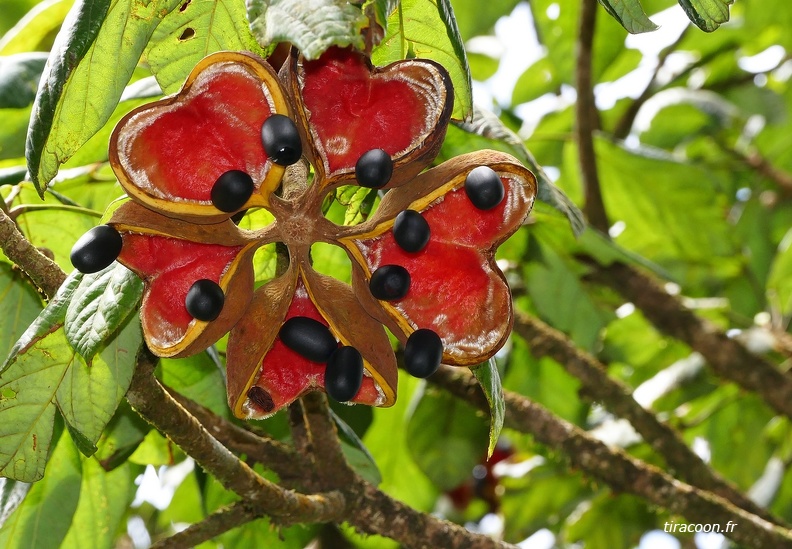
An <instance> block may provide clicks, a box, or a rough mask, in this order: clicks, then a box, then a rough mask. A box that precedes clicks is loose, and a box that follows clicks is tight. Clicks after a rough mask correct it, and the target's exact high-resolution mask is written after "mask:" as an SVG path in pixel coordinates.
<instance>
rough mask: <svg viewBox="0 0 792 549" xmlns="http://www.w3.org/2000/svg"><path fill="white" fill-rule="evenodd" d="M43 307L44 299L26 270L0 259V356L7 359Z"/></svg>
mask: <svg viewBox="0 0 792 549" xmlns="http://www.w3.org/2000/svg"><path fill="white" fill-rule="evenodd" d="M41 309H42V305H41V299H40V298H39V296H38V294H37V293H36V291H35V290H34V289H33V287H32V285H31V284H30V282H28V280H27V279H25V278H24V276H23V275H22V273H20V272H19V271H18V270H15V269H13V268H12V267H11V266H10V265H8V264H6V263H0V359H2V360H5V359H6V357H7V356H8V354H9V352H10V351H11V347H12V346H13V345H14V343H16V341H17V340H18V339H19V337H20V336H21V335H22V334H23V333H24V332H25V330H26V329H27V327H28V326H30V324H31V323H32V322H33V321H34V320H35V319H36V317H37V316H38V314H39V313H40V312H41Z"/></svg>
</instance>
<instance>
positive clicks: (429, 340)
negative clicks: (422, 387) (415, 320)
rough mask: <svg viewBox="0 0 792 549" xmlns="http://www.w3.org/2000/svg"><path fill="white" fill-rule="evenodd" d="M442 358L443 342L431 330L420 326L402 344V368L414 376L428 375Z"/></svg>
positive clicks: (435, 369) (434, 369) (438, 364)
mask: <svg viewBox="0 0 792 549" xmlns="http://www.w3.org/2000/svg"><path fill="white" fill-rule="evenodd" d="M442 359H443V342H442V340H441V339H440V336H439V335H437V334H436V333H435V332H433V331H432V330H429V329H427V328H421V329H420V330H415V331H414V332H413V333H412V334H410V337H408V338H407V344H406V345H405V346H404V369H405V370H407V372H408V373H409V374H410V375H413V376H415V377H421V378H423V377H429V376H430V375H432V374H433V373H435V371H437V368H438V367H439V366H440V361H441V360H442Z"/></svg>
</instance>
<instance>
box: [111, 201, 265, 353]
mask: <svg viewBox="0 0 792 549" xmlns="http://www.w3.org/2000/svg"><path fill="white" fill-rule="evenodd" d="M108 224H109V225H111V226H113V227H114V228H115V229H116V230H117V231H118V232H119V233H120V234H121V238H122V240H123V241H124V246H122V251H121V255H120V256H119V258H118V261H119V262H120V263H122V264H124V265H125V266H127V267H128V268H130V269H131V270H132V271H134V272H135V273H136V274H137V275H138V276H140V277H141V278H142V279H143V281H144V283H145V285H146V289H145V291H144V297H143V302H142V304H141V313H140V316H141V322H142V325H143V334H144V336H145V339H146V344H147V345H148V346H149V348H150V349H151V351H152V352H153V353H154V354H156V355H157V356H162V357H183V356H190V355H193V354H195V353H198V352H200V351H202V350H204V349H206V348H207V347H208V346H210V345H212V344H213V343H214V342H215V341H217V340H218V339H220V338H221V337H222V336H223V335H224V334H225V333H227V332H228V331H229V330H230V329H231V328H232V327H233V326H234V324H235V323H236V322H237V321H238V320H239V318H240V317H242V315H243V314H244V313H245V310H246V309H247V305H248V303H249V302H250V299H251V297H252V293H253V277H254V273H253V267H252V259H253V255H254V253H255V251H256V249H257V248H258V247H259V246H260V243H259V242H258V241H256V240H251V239H249V238H247V237H246V236H245V235H243V234H242V233H241V232H240V231H239V230H238V229H237V227H236V226H235V225H234V224H233V223H232V222H231V221H226V222H223V223H220V224H216V225H191V224H185V223H180V222H178V221H177V220H174V219H171V218H169V217H166V216H162V215H159V214H156V213H154V212H152V211H151V210H148V209H146V208H143V207H142V206H140V205H138V204H135V203H134V202H128V203H126V204H124V205H122V206H121V207H119V208H118V209H117V210H116V211H115V212H114V213H113V215H112V217H111V218H110V220H109V221H108ZM140 238H143V239H145V238H149V239H159V238H164V239H172V240H179V241H184V242H188V243H189V242H191V243H193V244H195V245H198V246H204V245H218V246H219V245H222V246H225V247H229V248H232V247H238V248H239V252H238V253H236V254H235V257H233V260H232V261H231V262H230V264H229V265H228V266H227V267H226V268H225V270H224V271H223V272H222V275H221V277H220V280H219V282H218V283H219V285H220V287H221V288H222V289H223V293H224V295H225V302H224V305H223V309H222V311H221V313H220V315H219V316H218V317H217V318H216V319H215V320H212V321H208V322H207V321H202V320H197V319H192V320H191V321H190V322H189V324H188V325H187V327H186V330H185V331H184V332H183V333H176V334H173V333H172V332H173V331H174V329H175V328H174V327H173V324H170V323H168V322H167V321H166V319H164V318H162V315H161V314H156V313H155V312H153V311H155V310H156V309H157V307H156V305H157V304H156V303H155V301H156V299H158V297H157V296H156V295H155V293H154V292H152V287H153V286H154V285H155V284H156V283H157V281H156V279H157V277H158V276H159V275H156V276H155V275H152V274H151V272H147V270H141V269H140V268H139V265H136V263H135V262H136V261H140V260H145V259H147V258H145V257H143V258H141V257H135V255H136V254H131V257H126V256H125V252H126V253H130V252H129V251H128V245H129V243H130V241H132V240H134V239H140ZM169 259H170V258H169ZM197 278H200V277H196V279H197ZM187 282H189V283H192V282H195V280H188V281H187ZM152 300H154V301H152ZM177 305H178V304H177ZM182 306H183V304H182ZM173 315H174V316H176V315H177V313H176V312H173Z"/></svg>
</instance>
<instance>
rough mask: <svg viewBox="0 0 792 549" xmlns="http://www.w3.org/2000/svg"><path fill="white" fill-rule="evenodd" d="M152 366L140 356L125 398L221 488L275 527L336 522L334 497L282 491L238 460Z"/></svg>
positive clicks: (339, 503) (338, 507) (338, 500)
mask: <svg viewBox="0 0 792 549" xmlns="http://www.w3.org/2000/svg"><path fill="white" fill-rule="evenodd" d="M155 363H156V359H155V358H154V357H153V356H152V355H151V354H150V352H149V351H148V350H144V351H143V352H141V353H140V355H139V357H138V365H137V368H136V369H135V374H134V376H133V377H132V384H131V385H130V388H129V392H128V393H127V400H128V401H129V403H130V404H131V405H132V407H133V408H134V409H135V410H136V411H137V412H138V413H139V414H140V415H141V416H142V417H143V418H144V419H145V420H146V421H148V422H149V423H151V424H152V425H153V426H154V427H156V428H157V429H158V430H159V431H160V432H162V433H164V434H166V435H167V436H168V438H170V439H171V440H172V441H173V442H174V443H175V444H177V445H178V446H179V447H180V448H181V449H182V450H184V451H185V452H186V453H187V454H188V455H190V456H191V457H192V458H193V459H195V461H196V462H197V463H198V464H199V465H200V466H201V467H203V468H204V469H206V471H208V472H209V473H211V474H212V475H213V476H214V477H215V478H216V479H217V480H218V481H219V482H220V484H222V485H223V486H224V487H225V488H226V489H227V490H231V491H233V492H235V493H237V494H238V495H240V496H241V497H242V498H243V499H245V500H247V501H248V502H250V503H251V504H252V505H254V506H255V509H256V512H257V513H260V514H267V515H270V516H273V517H277V518H278V521H279V522H280V523H281V524H291V523H296V522H326V521H329V520H334V519H338V518H340V516H341V513H342V511H343V509H344V506H345V501H344V497H343V495H341V494H340V493H338V492H332V493H327V494H316V495H303V494H298V493H296V492H293V491H291V490H285V489H284V488H282V487H280V486H279V485H277V484H275V483H273V482H270V481H268V480H266V479H264V478H262V477H261V476H259V475H258V474H256V473H255V472H254V471H253V470H252V469H251V468H250V467H248V466H247V465H246V464H245V463H243V462H241V461H240V460H239V459H238V458H237V457H236V456H235V455H234V454H232V453H231V452H230V451H229V450H228V449H227V448H226V447H225V446H223V445H222V444H220V443H219V442H218V441H217V439H215V438H214V437H213V436H212V435H210V434H209V433H208V432H207V431H206V429H204V427H203V426H202V425H201V424H200V423H199V422H198V420H196V419H195V418H194V417H193V416H191V415H190V414H189V413H188V412H187V411H186V410H185V409H184V408H182V406H181V405H180V404H179V403H178V402H176V401H175V400H174V399H173V398H172V397H171V396H170V395H169V394H168V393H167V391H165V389H164V388H163V387H162V385H160V383H159V381H158V380H157V379H156V378H155V377H154V373H153V368H154V364H155Z"/></svg>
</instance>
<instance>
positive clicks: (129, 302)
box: [64, 263, 143, 364]
mask: <svg viewBox="0 0 792 549" xmlns="http://www.w3.org/2000/svg"><path fill="white" fill-rule="evenodd" d="M142 293H143V281H142V280H141V279H140V278H139V277H138V276H137V275H136V274H135V273H133V272H132V271H130V270H129V269H127V268H126V267H124V266H123V265H121V264H119V263H113V264H112V265H111V266H109V267H107V268H106V269H103V270H102V271H99V272H98V273H93V274H89V275H85V276H84V277H83V279H82V281H81V282H80V285H79V286H78V287H77V289H76V291H75V292H74V295H73V297H72V299H71V301H70V302H69V306H68V307H67V309H66V320H65V323H64V329H65V330H66V338H67V339H68V340H69V344H70V345H71V346H72V348H73V349H74V350H75V351H77V352H78V353H79V354H80V355H81V356H82V357H83V359H84V360H85V361H86V362H87V363H88V364H91V360H92V359H93V356H94V355H95V354H96V353H97V351H98V350H99V347H100V346H101V345H102V344H103V343H104V342H105V341H106V340H107V338H109V337H110V336H111V335H112V334H113V332H115V331H116V329H118V327H119V326H120V325H121V323H122V322H123V321H124V320H125V319H126V318H127V317H128V316H129V314H130V313H131V312H132V311H134V310H135V308H136V306H137V304H138V302H139V301H140V296H141V295H142Z"/></svg>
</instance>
